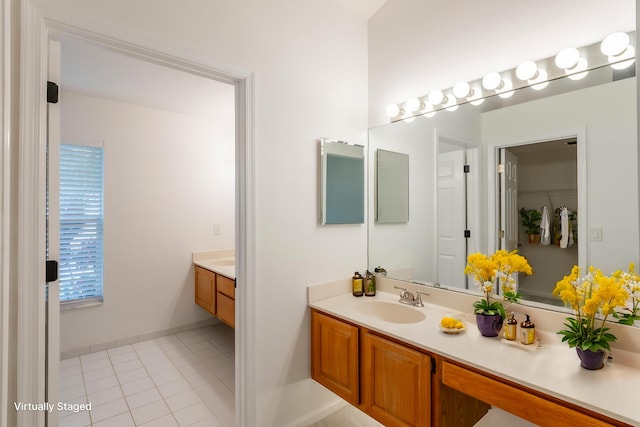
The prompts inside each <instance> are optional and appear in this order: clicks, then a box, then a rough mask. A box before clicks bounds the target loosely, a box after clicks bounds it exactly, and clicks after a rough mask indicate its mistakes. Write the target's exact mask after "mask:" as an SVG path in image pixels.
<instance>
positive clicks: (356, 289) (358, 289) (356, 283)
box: [351, 271, 364, 297]
mask: <svg viewBox="0 0 640 427" xmlns="http://www.w3.org/2000/svg"><path fill="white" fill-rule="evenodd" d="M363 281H364V279H363V278H362V275H361V274H360V273H358V272H357V271H356V272H355V274H354V275H353V277H352V278H351V285H352V287H353V296H354V297H361V296H362V295H364V286H363V284H362V282H363Z"/></svg>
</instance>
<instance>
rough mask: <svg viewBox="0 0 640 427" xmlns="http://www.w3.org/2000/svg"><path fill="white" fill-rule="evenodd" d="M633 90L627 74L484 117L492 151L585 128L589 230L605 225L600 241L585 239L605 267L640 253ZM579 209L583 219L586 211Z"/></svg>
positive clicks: (592, 261)
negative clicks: (553, 134) (626, 76)
mask: <svg viewBox="0 0 640 427" xmlns="http://www.w3.org/2000/svg"><path fill="white" fill-rule="evenodd" d="M635 93H636V79H635V78H628V79H624V80H619V81H616V82H612V83H608V84H604V85H600V86H594V87H591V88H587V89H583V90H579V91H575V92H568V93H565V94H562V95H558V96H553V97H548V98H544V99H540V100H536V101H532V102H528V103H524V104H520V105H516V106H513V107H507V108H502V109H498V110H495V111H491V112H488V113H484V114H483V116H482V141H483V144H485V146H486V147H487V153H488V155H492V153H493V152H494V149H495V147H496V146H500V145H512V144H510V142H511V143H513V142H517V141H524V140H531V141H539V140H540V136H541V135H549V134H552V133H558V132H562V131H567V132H569V131H571V130H579V129H584V130H585V131H586V147H585V150H586V166H585V167H586V171H588V175H587V183H586V186H587V188H586V196H585V197H586V202H587V212H588V218H587V232H589V229H590V227H593V226H598V227H602V241H592V240H591V239H589V240H588V241H587V242H586V243H587V263H588V264H589V265H594V266H596V267H598V268H600V269H602V271H605V272H613V271H615V270H618V269H623V270H626V268H627V267H628V265H629V262H631V261H633V262H637V260H638V257H639V253H638V239H639V238H640V236H639V232H638V186H637V181H638V179H637V176H638V168H637V153H638V140H637V123H636V108H637V107H636V99H635ZM594 99H597V100H598V102H594V101H593V100H594ZM532 117H535V120H531V118H532ZM613 189H615V191H614V190H613ZM489 194H490V193H487V194H486V196H487V197H489ZM578 214H579V218H580V219H582V220H583V221H584V218H585V215H584V213H583V214H581V213H580V212H578ZM585 237H587V236H585Z"/></svg>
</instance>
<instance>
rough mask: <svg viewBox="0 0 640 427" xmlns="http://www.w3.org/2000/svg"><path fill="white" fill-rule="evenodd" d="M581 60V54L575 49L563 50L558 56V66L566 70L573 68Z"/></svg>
mask: <svg viewBox="0 0 640 427" xmlns="http://www.w3.org/2000/svg"><path fill="white" fill-rule="evenodd" d="M579 59H580V52H578V49H576V48H575V47H567V48H565V49H562V50H561V51H560V52H558V54H557V55H556V66H557V67H558V68H562V69H563V70H566V69H567V68H573V67H575V66H576V65H577V64H578V60H579Z"/></svg>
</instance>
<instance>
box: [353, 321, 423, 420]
mask: <svg viewBox="0 0 640 427" xmlns="http://www.w3.org/2000/svg"><path fill="white" fill-rule="evenodd" d="M362 349H363V357H362V368H361V369H362V407H363V410H364V412H366V413H367V414H369V415H371V416H372V417H373V418H375V419H376V420H378V421H379V422H381V423H382V424H384V425H385V426H416V427H428V426H430V425H431V364H432V360H431V357H429V356H428V355H426V354H423V353H421V352H419V351H416V350H414V349H411V348H408V347H406V346H404V345H401V344H398V343H396V342H393V341H390V340H388V339H385V338H383V337H380V336H378V335H374V334H371V333H369V332H366V333H364V334H363V345H362Z"/></svg>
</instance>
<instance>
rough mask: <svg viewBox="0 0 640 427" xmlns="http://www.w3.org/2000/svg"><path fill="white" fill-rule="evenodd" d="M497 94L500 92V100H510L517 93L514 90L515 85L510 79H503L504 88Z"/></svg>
mask: <svg viewBox="0 0 640 427" xmlns="http://www.w3.org/2000/svg"><path fill="white" fill-rule="evenodd" d="M496 92H498V96H499V97H500V98H510V97H511V96H513V94H514V93H515V91H514V90H513V83H511V80H509V79H503V80H502V87H501V88H500V90H498V91H496Z"/></svg>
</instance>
